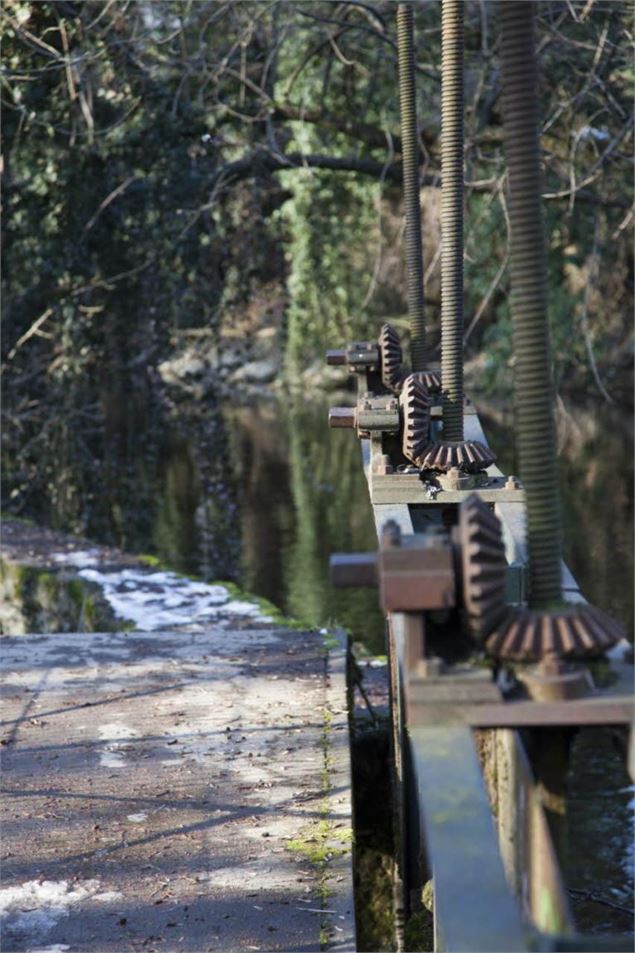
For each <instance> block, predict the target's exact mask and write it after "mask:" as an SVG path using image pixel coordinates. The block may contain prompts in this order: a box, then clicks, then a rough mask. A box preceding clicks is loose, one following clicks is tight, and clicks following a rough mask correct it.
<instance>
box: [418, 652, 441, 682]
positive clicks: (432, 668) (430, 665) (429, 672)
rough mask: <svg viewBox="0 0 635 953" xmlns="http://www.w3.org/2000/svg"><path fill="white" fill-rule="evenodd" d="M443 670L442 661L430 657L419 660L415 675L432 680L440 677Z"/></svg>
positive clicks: (433, 656) (436, 657) (435, 657)
mask: <svg viewBox="0 0 635 953" xmlns="http://www.w3.org/2000/svg"><path fill="white" fill-rule="evenodd" d="M444 669H445V665H444V662H443V659H440V658H438V656H436V655H432V656H430V658H424V659H420V661H419V662H418V664H417V674H418V675H423V677H424V678H434V677H435V676H438V675H442V674H443V671H444Z"/></svg>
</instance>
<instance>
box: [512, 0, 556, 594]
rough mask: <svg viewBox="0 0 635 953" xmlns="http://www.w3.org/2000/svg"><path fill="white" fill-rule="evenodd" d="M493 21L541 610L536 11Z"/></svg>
mask: <svg viewBox="0 0 635 953" xmlns="http://www.w3.org/2000/svg"><path fill="white" fill-rule="evenodd" d="M499 16H500V23H501V61H502V83H503V117H504V133H505V153H506V158H507V170H508V177H509V220H510V229H511V241H510V272H511V312H512V324H513V343H514V355H515V357H516V368H515V373H514V410H515V418H516V433H517V447H518V459H519V471H520V475H521V478H522V481H523V484H524V487H525V498H526V508H527V549H528V559H529V604H530V606H531V608H535V609H543V608H547V607H549V606H550V605H553V604H554V603H558V602H560V601H561V599H562V585H561V576H560V560H561V556H562V532H561V519H560V498H559V492H558V473H557V463H556V441H555V426H554V418H553V385H552V382H551V360H550V343H549V326H548V323H547V280H546V278H547V269H546V257H545V254H546V249H545V238H544V230H543V222H542V208H541V173H540V152H539V139H538V136H539V132H538V129H539V127H538V71H537V64H536V53H535V42H534V21H535V10H534V4H533V2H528V0H505V2H504V3H500V4H499Z"/></svg>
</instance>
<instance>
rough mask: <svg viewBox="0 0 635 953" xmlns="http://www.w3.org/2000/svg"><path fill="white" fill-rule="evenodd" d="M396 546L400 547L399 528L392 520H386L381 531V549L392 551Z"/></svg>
mask: <svg viewBox="0 0 635 953" xmlns="http://www.w3.org/2000/svg"><path fill="white" fill-rule="evenodd" d="M397 546H401V527H400V526H399V523H396V522H395V521H394V520H388V522H386V523H384V525H383V528H382V531H381V547H382V549H392V548H394V547H397Z"/></svg>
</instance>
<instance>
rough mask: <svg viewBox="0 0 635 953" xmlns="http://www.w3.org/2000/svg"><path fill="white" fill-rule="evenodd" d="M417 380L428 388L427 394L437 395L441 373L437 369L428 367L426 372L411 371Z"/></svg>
mask: <svg viewBox="0 0 635 953" xmlns="http://www.w3.org/2000/svg"><path fill="white" fill-rule="evenodd" d="M413 374H414V376H415V377H416V378H417V380H419V381H421V383H422V384H425V386H426V387H427V388H428V393H430V394H438V393H439V392H440V390H441V371H440V370H438V369H437V368H433V367H429V368H428V369H427V370H426V371H413Z"/></svg>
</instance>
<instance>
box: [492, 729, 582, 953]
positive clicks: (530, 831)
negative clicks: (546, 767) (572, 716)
mask: <svg viewBox="0 0 635 953" xmlns="http://www.w3.org/2000/svg"><path fill="white" fill-rule="evenodd" d="M494 740H495V753H494V760H495V777H496V795H495V796H496V805H497V812H496V823H497V828H498V835H499V843H500V849H501V856H502V859H503V864H504V866H505V873H506V875H507V880H508V882H509V884H510V887H511V889H512V890H513V892H514V894H515V895H516V896H517V898H518V900H519V903H520V906H521V911H522V913H523V916H524V917H525V918H526V919H527V920H528V921H533V923H534V924H535V925H536V927H538V928H539V929H540V930H543V931H546V932H549V933H559V934H564V933H569V932H570V931H571V929H572V918H571V912H570V909H569V901H568V896H567V893H566V890H565V888H564V885H563V883H562V878H561V876H560V869H559V865H558V859H557V856H556V853H555V851H554V848H553V845H552V842H551V836H550V834H549V830H548V827H547V823H546V819H545V816H544V812H543V810H542V805H541V803H540V796H539V793H538V791H537V789H536V783H535V779H534V776H533V774H532V771H531V768H530V765H529V761H528V758H527V755H526V753H525V749H524V748H523V745H522V744H521V742H520V740H519V737H518V735H517V734H516V733H515V732H513V731H509V730H502V731H497V732H496V733H495V739H494ZM538 948H539V949H542V947H541V946H539V947H538Z"/></svg>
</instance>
